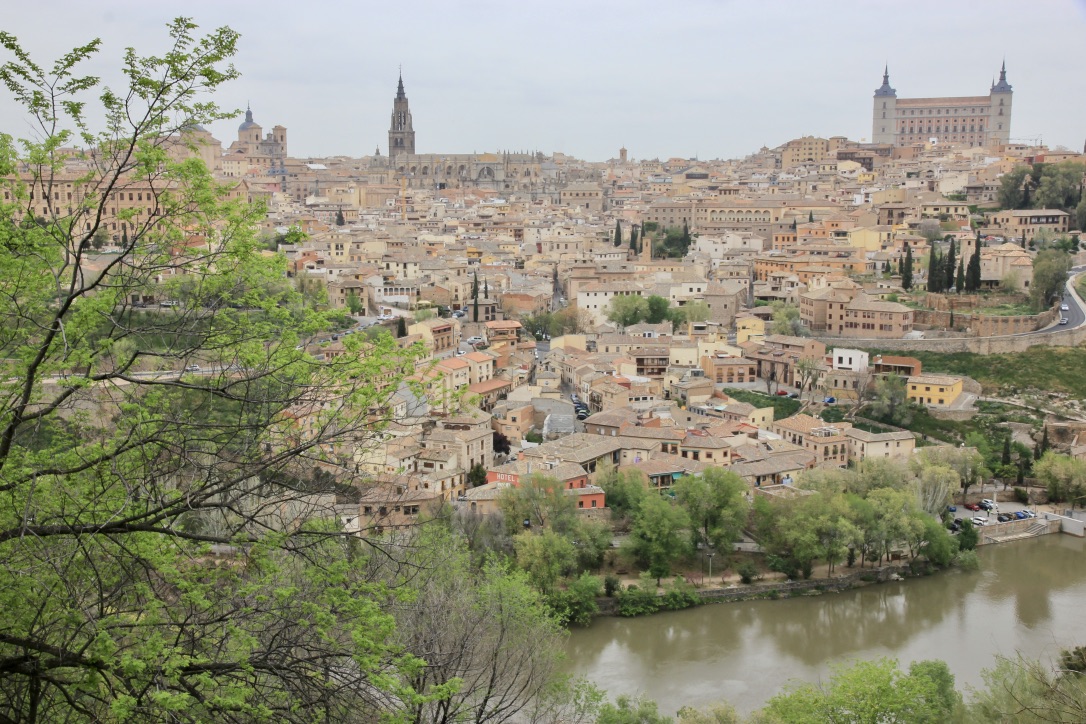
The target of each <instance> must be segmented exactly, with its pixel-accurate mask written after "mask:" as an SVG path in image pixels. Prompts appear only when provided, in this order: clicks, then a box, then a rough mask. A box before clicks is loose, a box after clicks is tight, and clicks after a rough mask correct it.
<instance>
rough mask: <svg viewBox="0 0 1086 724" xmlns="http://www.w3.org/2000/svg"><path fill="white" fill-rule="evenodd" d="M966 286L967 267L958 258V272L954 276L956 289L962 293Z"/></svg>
mask: <svg viewBox="0 0 1086 724" xmlns="http://www.w3.org/2000/svg"><path fill="white" fill-rule="evenodd" d="M964 288H965V268H964V267H963V266H962V260H961V259H958V273H957V275H956V276H955V277H954V291H956V292H957V293H958V294H961V293H962V289H964Z"/></svg>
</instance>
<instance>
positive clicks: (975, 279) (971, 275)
mask: <svg viewBox="0 0 1086 724" xmlns="http://www.w3.org/2000/svg"><path fill="white" fill-rule="evenodd" d="M965 289H966V291H970V292H975V291H977V290H978V289H980V243H979V241H978V243H977V247H976V248H975V249H974V251H973V255H972V256H971V257H969V269H968V270H966V272H965Z"/></svg>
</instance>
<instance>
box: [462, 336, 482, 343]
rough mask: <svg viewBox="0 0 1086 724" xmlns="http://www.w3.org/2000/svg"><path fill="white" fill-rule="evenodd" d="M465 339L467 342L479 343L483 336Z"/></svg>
mask: <svg viewBox="0 0 1086 724" xmlns="http://www.w3.org/2000/svg"><path fill="white" fill-rule="evenodd" d="M465 341H466V342H467V343H468V344H481V343H482V341H483V338H482V337H468V338H467V340H465Z"/></svg>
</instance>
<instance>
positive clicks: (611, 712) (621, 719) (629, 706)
mask: <svg viewBox="0 0 1086 724" xmlns="http://www.w3.org/2000/svg"><path fill="white" fill-rule="evenodd" d="M671 721H672V720H671V718H670V717H666V716H664V715H663V714H661V713H660V711H659V709H658V708H657V706H656V702H655V701H653V700H652V699H648V698H645V697H643V696H639V697H638V698H636V699H632V698H630V697H628V696H620V697H618V699H616V700H615V703H614V704H612V703H610V702H607V703H606V704H604V705H603V706H602V707H601V708H600V712H599V716H598V717H597V718H596V724H671Z"/></svg>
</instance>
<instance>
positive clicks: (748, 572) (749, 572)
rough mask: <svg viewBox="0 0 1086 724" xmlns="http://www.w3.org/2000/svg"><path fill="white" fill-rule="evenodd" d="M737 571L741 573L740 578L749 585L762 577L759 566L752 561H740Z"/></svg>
mask: <svg viewBox="0 0 1086 724" xmlns="http://www.w3.org/2000/svg"><path fill="white" fill-rule="evenodd" d="M736 573H738V574H739V580H740V581H742V582H743V583H746V584H748V585H749V584H751V583H754V581H755V580H757V579H758V578H761V574H760V573H759V572H758V567H757V566H756V565H754V564H753V563H751V562H750V561H744V562H743V563H740V564H739V568H737V569H736Z"/></svg>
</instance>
